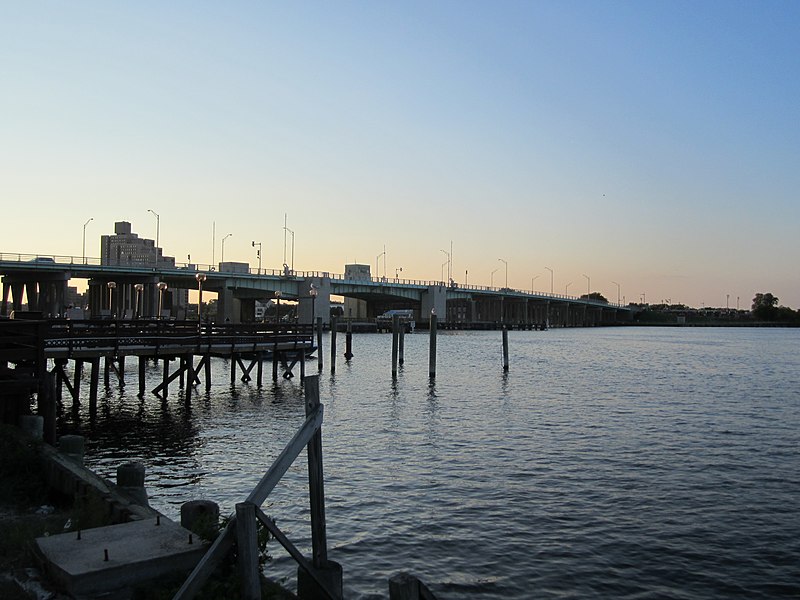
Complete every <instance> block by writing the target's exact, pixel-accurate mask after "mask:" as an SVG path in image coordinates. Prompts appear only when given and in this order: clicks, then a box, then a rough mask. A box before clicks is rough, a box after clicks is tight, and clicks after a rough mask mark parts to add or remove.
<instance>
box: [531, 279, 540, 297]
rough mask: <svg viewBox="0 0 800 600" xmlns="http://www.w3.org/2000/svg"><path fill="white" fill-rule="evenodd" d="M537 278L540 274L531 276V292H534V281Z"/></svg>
mask: <svg viewBox="0 0 800 600" xmlns="http://www.w3.org/2000/svg"><path fill="white" fill-rule="evenodd" d="M537 279H539V276H538V275H534V276H533V277H531V294H532V293H533V282H534V281H536V280H537Z"/></svg>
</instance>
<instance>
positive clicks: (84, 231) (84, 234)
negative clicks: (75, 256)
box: [83, 217, 94, 264]
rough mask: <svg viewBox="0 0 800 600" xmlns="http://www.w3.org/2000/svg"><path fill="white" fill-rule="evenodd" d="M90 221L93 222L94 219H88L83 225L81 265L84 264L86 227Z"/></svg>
mask: <svg viewBox="0 0 800 600" xmlns="http://www.w3.org/2000/svg"><path fill="white" fill-rule="evenodd" d="M92 221H94V217H91V218H89V220H88V221H86V223H84V224H83V264H86V226H87V225H88V224H89V223H91V222H92Z"/></svg>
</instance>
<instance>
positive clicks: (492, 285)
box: [489, 267, 500, 288]
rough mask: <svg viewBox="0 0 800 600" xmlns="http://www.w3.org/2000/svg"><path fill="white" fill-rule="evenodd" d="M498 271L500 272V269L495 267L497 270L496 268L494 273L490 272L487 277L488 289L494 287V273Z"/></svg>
mask: <svg viewBox="0 0 800 600" xmlns="http://www.w3.org/2000/svg"><path fill="white" fill-rule="evenodd" d="M499 270H500V267H497V268H496V269H495V270H494V271H492V272H491V274H490V275H489V287H490V288H493V287H494V274H495V273H497V271H499Z"/></svg>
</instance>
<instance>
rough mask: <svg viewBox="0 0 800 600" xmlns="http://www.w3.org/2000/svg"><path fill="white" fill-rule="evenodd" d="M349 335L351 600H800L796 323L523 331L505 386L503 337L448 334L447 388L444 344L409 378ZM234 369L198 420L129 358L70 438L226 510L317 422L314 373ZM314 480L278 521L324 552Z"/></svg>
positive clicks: (339, 540) (298, 481)
mask: <svg viewBox="0 0 800 600" xmlns="http://www.w3.org/2000/svg"><path fill="white" fill-rule="evenodd" d="M343 337H344V336H340V337H339V340H338V342H339V343H338V345H339V348H340V356H339V358H338V359H337V372H336V374H335V376H331V375H330V371H329V364H328V360H329V356H328V354H327V348H328V342H327V338H326V339H325V349H326V353H325V361H326V364H325V369H324V370H323V372H322V374H321V376H320V390H321V398H322V402H323V403H324V404H325V422H324V425H323V446H324V450H323V452H324V461H325V465H324V466H325V490H326V496H327V499H326V510H327V518H328V541H329V547H330V550H329V556H330V558H331V559H332V560H336V561H338V562H339V563H341V564H342V566H343V568H344V586H345V595H346V597H348V598H362V599H363V598H384V597H386V596H388V587H387V583H386V581H387V578H388V577H389V576H390V575H392V574H394V573H396V572H398V571H402V570H407V571H411V572H413V573H415V574H417V575H418V576H419V577H420V578H421V579H422V580H423V581H425V582H426V583H427V584H428V586H429V587H430V588H431V589H432V590H433V591H434V593H435V594H437V596H438V597H439V598H441V599H456V598H498V599H499V598H503V599H509V598H517V599H527V598H591V597H607V598H636V599H643V598H687V599H697V598H748V599H755V598H776V597H794V598H797V597H800V329H727V328H726V329H715V328H682V329H678V328H603V329H560V330H559V329H554V330H550V331H546V332H510V335H509V338H510V349H511V351H510V355H511V369H510V372H509V373H507V374H503V372H502V368H501V367H502V366H501V342H500V332H440V334H439V340H438V342H439V343H438V346H439V353H438V373H437V378H436V381H435V383H431V382H430V381H429V379H428V353H427V344H428V337H427V333H416V334H413V335H408V336H406V362H405V365H404V367H402V370H401V371H400V373H399V375H398V377H397V380H396V381H392V377H391V364H390V362H391V336H389V335H379V334H366V335H355V336H354V353H355V357H354V358H353V360H352V361H351V362H350V363H349V364H347V363H345V362H344V360H343V359H342V357H341V353H342V352H343V350H344V348H343V346H344V344H343V341H344V340H343ZM308 365H309V372H316V362H315V361H314V362H310V363H308ZM228 368H229V367H228V366H227V363H226V362H225V361H222V360H218V361H216V362H215V363H214V378H215V381H214V385H213V388H212V390H211V392H210V393H209V394H205V393H204V392H202V391H201V392H200V393H198V394H196V395H195V396H194V398H193V401H192V404H191V406H190V407H187V406H186V404H185V403H184V401H183V398H184V397H183V392H182V390H178V388H177V386H174V387H173V388H172V389H171V390H170V395H169V397H168V398H167V400H166V401H165V402H162V401H161V400H160V399H158V398H157V397H155V396H153V395H151V394H148V395H147V396H146V397H145V398H144V399H139V398H137V397H136V389H137V386H136V383H135V377H136V375H135V367H134V366H133V365H131V366H130V367H129V371H130V373H129V376H128V377H129V384H128V387H127V388H126V389H124V390H123V391H121V392H120V391H119V390H118V389H117V388H116V387H113V386H112V389H111V390H110V391H109V392H108V394H107V396H106V397H103V398H101V401H100V404H99V410H98V414H97V415H96V417H95V418H90V416H89V414H88V408H87V404H88V403H87V402H84V403H83V405H82V407H81V409H80V411H81V412H80V413H78V414H72V413H69V411H67V412H66V413H65V414H64V415H63V423H62V426H63V427H64V428H68V429H70V430H79V431H81V432H82V433H83V434H84V435H86V436H87V437H88V438H89V439H88V441H87V464H88V465H89V466H90V467H92V468H94V469H95V470H97V471H98V472H99V473H101V474H103V475H105V476H108V477H111V478H113V477H114V473H115V469H116V466H117V465H118V464H120V463H121V462H122V461H123V460H128V459H137V460H141V461H142V462H144V464H145V465H146V467H147V483H148V491H149V493H150V495H151V504H152V505H153V506H154V507H156V508H158V509H160V510H161V511H162V512H164V513H166V514H167V515H169V516H171V517H173V518H176V519H178V518H179V509H180V504H181V503H182V502H184V501H187V500H191V499H197V498H209V499H213V500H215V501H217V502H218V503H219V504H220V505H221V509H222V512H223V513H230V512H232V511H233V508H234V505H235V503H236V502H238V501H241V500H243V499H244V498H245V497H246V496H247V494H248V493H249V492H250V490H251V489H252V487H253V486H254V485H255V483H256V482H257V481H258V480H259V478H260V477H261V476H262V474H263V472H264V471H265V470H266V468H267V467H268V466H269V465H270V463H271V462H272V460H273V459H274V457H275V456H276V455H277V453H278V452H279V451H280V450H281V449H282V448H283V446H284V444H285V443H286V442H287V441H288V440H289V439H290V438H291V436H292V435H293V434H294V432H295V430H296V429H297V427H299V425H300V424H301V423H302V422H303V418H304V417H303V391H302V387H301V384H300V381H299V377H298V378H295V379H293V380H291V381H286V380H283V379H281V381H280V382H278V383H277V384H273V383H272V381H271V380H270V379H269V374H271V369H269V368H266V369H265V374H267V378H266V379H265V385H264V387H263V388H262V389H260V390H259V389H257V387H256V385H255V383H254V382H253V383H250V384H242V383H239V384H237V385H236V386H234V387H231V386H230V383H229V379H230V377H229V371H228ZM149 376H150V377H152V379H153V383H152V385H151V386H150V388H152V387H154V386H155V385H156V384H157V382H158V381H159V380H160V376H161V373H160V367H152V369H151V371H150V372H149ZM87 387H88V386H85V388H84V389H86V388H87ZM150 388H149V389H150ZM201 389H202V386H201ZM305 469H306V467H305V455H304V454H303V455H301V460H298V462H297V463H296V464H295V466H294V467H293V468H292V469H291V471H290V472H289V473H288V474H287V476H286V477H285V478H284V480H283V481H282V482H281V484H280V485H279V486H278V488H277V489H276V490H275V491H274V492H273V494H272V495H271V496H270V498H269V499H268V501H267V503H266V505H265V512H267V513H268V514H270V515H272V516H273V517H274V518H275V519H276V520H277V522H278V525H279V526H281V527H282V529H284V531H285V532H286V533H287V534H288V535H289V537H290V539H293V540H294V541H295V543H296V544H297V545H298V546H299V547H300V548H301V550H303V551H304V552H308V551H309V550H310V528H309V526H308V500H307V494H306V487H305V486H306V482H307V479H306V478H307V473H306V470H305ZM270 552H271V554H272V555H273V557H274V561H273V562H272V563H270V564H269V565H268V567H267V571H268V572H269V574H271V575H273V576H276V577H278V578H286V583H287V584H288V585H289V586H292V585H294V572H295V567H294V565H293V564H292V562H291V559H290V558H288V556H287V555H286V554H285V553H284V552H283V550H282V549H281V548H280V546H278V545H277V544H273V545H272V546H271V547H270Z"/></svg>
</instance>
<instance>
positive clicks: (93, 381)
mask: <svg viewBox="0 0 800 600" xmlns="http://www.w3.org/2000/svg"><path fill="white" fill-rule="evenodd" d="M89 362H90V363H91V365H92V369H91V374H90V375H89V410H90V411H91V412H94V411H96V410H97V388H99V387H100V357H99V356H97V357H95V358H92V359H91V360H90V361H89Z"/></svg>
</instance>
